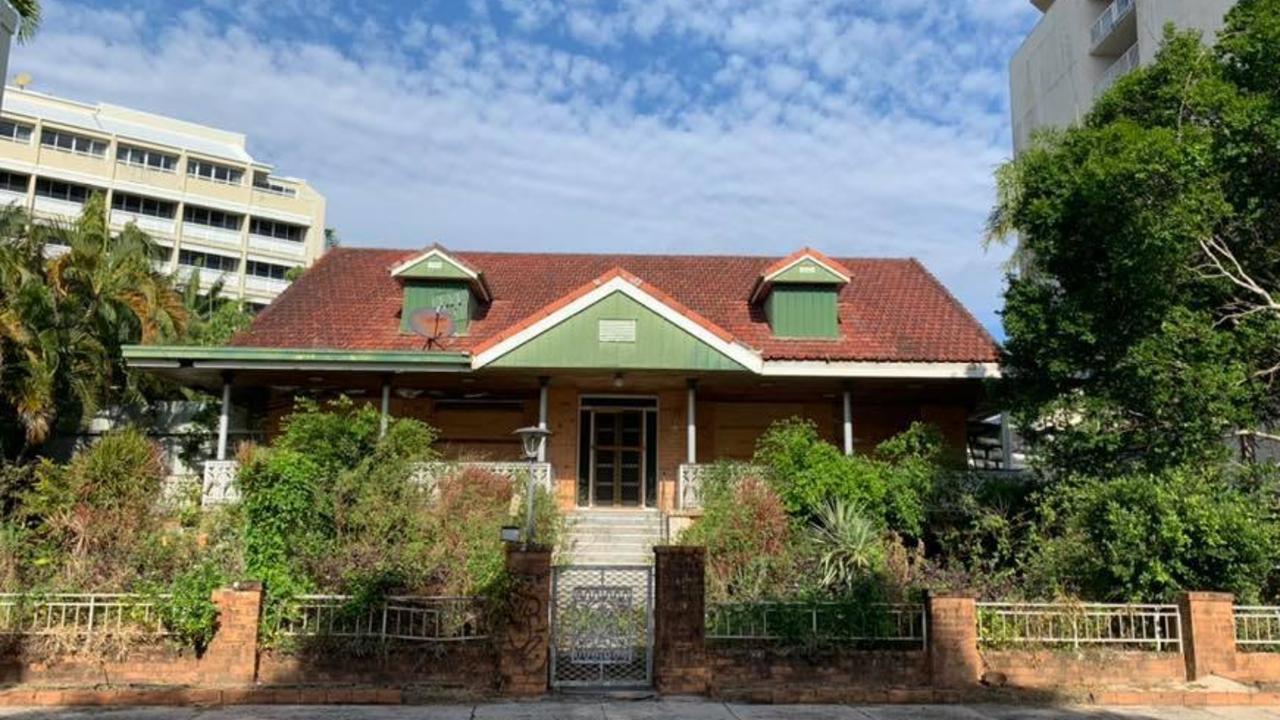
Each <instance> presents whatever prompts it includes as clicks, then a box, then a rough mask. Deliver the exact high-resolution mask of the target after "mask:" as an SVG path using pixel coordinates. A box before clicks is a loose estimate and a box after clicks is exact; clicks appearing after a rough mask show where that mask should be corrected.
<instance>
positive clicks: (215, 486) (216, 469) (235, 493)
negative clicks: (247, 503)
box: [200, 460, 240, 507]
mask: <svg viewBox="0 0 1280 720" xmlns="http://www.w3.org/2000/svg"><path fill="white" fill-rule="evenodd" d="M239 471H240V463H238V462H236V461H235V460H206V461H205V462H204V482H203V484H202V485H201V487H200V505H201V506H202V507H212V506H214V505H225V504H227V503H233V502H237V501H238V500H240V489H239V488H238V487H236V473H238V472H239Z"/></svg>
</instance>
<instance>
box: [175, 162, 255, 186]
mask: <svg viewBox="0 0 1280 720" xmlns="http://www.w3.org/2000/svg"><path fill="white" fill-rule="evenodd" d="M187 174H188V175H191V176H193V177H198V178H203V179H205V180H210V181H212V182H219V183H226V184H227V185H239V184H240V180H241V179H242V178H243V177H244V171H243V170H240V169H239V168H233V167H231V166H229V165H220V164H218V163H214V162H209V161H208V160H188V161H187Z"/></svg>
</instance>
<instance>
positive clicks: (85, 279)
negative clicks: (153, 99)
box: [0, 195, 187, 457]
mask: <svg viewBox="0 0 1280 720" xmlns="http://www.w3.org/2000/svg"><path fill="white" fill-rule="evenodd" d="M0 232H3V233H4V237H3V238H0V423H2V424H3V425H4V426H6V427H2V428H0V429H3V431H4V432H3V436H2V437H3V438H4V440H3V442H4V451H5V454H6V455H7V456H10V457H12V456H14V455H17V454H19V452H25V451H27V450H30V449H32V448H34V447H36V446H39V445H40V444H41V443H43V442H44V441H45V440H46V439H48V438H49V436H50V434H51V433H52V431H53V430H54V428H55V424H59V423H60V424H62V425H64V426H68V427H75V426H78V425H79V423H80V421H81V420H82V418H84V417H86V416H87V415H90V414H92V413H93V412H94V411H96V410H97V409H98V408H100V407H102V406H104V405H105V404H109V403H117V402H121V401H127V400H137V399H139V397H140V396H139V393H138V389H137V386H136V384H135V383H134V382H133V380H132V378H131V377H130V376H129V375H128V373H126V372H125V366H124V360H123V357H122V355H121V347H122V346H123V345H126V344H131V343H137V342H154V341H157V340H159V339H162V338H172V337H178V336H181V335H182V334H183V333H184V332H185V330H186V323H187V312H186V309H185V308H184V307H183V305H182V300H181V298H180V297H179V295H178V294H177V293H176V292H175V291H174V288H173V285H172V282H171V280H170V279H169V278H168V277H167V276H166V275H164V274H162V273H160V272H159V271H158V270H156V269H155V267H154V265H153V259H154V258H155V257H156V254H157V248H156V246H155V245H154V244H153V243H152V242H151V240H150V239H149V238H148V237H147V235H146V234H145V233H143V232H141V231H139V230H138V229H137V228H136V227H134V226H132V225H130V226H128V227H126V228H125V229H124V230H123V231H122V232H120V233H119V234H118V235H116V236H112V234H111V232H110V230H109V228H108V227H107V222H106V208H105V204H104V202H103V199H102V197H101V196H98V195H95V196H93V197H92V198H90V200H89V201H88V202H87V203H86V204H85V207H84V211H83V213H82V214H81V216H80V218H79V219H77V220H76V221H75V222H74V223H72V224H69V225H67V224H59V223H53V224H50V223H45V222H33V221H31V220H29V219H28V218H26V217H25V215H24V214H22V213H21V211H16V210H8V211H5V213H4V214H3V215H0Z"/></svg>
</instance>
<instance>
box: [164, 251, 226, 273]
mask: <svg viewBox="0 0 1280 720" xmlns="http://www.w3.org/2000/svg"><path fill="white" fill-rule="evenodd" d="M178 264H179V265H186V266H187V267H194V268H202V269H205V270H216V271H218V272H235V271H236V270H237V269H239V267H240V258H236V257H231V256H229V255H218V254H217V253H206V252H198V251H196V250H179V251H178Z"/></svg>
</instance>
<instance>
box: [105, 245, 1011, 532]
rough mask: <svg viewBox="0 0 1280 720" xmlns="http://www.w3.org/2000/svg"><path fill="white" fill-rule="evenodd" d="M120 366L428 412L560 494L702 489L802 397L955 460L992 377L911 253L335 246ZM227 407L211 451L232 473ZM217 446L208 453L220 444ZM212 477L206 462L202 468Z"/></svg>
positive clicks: (804, 408) (684, 500)
mask: <svg viewBox="0 0 1280 720" xmlns="http://www.w3.org/2000/svg"><path fill="white" fill-rule="evenodd" d="M126 357H127V359H128V362H129V363H130V365H132V366H134V367H139V368H148V369H150V370H152V371H154V372H156V373H160V374H163V375H166V376H169V377H172V378H176V379H177V380H179V381H180V382H183V383H186V384H189V385H195V386H202V387H205V388H207V389H209V390H211V391H213V392H215V394H217V393H221V397H222V399H223V401H224V409H225V408H227V407H230V406H236V407H238V408H241V409H247V410H248V416H249V417H250V418H252V420H253V422H254V423H257V424H258V425H259V426H260V429H261V430H264V431H265V432H266V434H267V435H268V436H269V435H271V433H272V432H273V431H274V430H275V429H276V428H277V427H278V424H279V421H280V419H281V418H282V417H283V416H284V415H286V414H287V413H288V412H289V410H290V408H291V406H292V404H293V401H294V396H295V395H297V394H298V393H308V394H317V393H318V394H325V393H330V394H337V393H346V394H349V395H353V396H356V397H363V398H366V399H367V400H368V401H369V402H378V403H380V405H381V407H382V408H383V410H384V412H389V413H390V414H391V415H394V416H412V417H416V418H420V419H422V420H424V421H426V422H428V423H430V424H431V425H432V426H434V427H435V428H437V429H438V430H439V433H440V448H441V450H442V451H443V452H444V454H445V455H446V457H449V458H453V459H458V460H471V461H484V462H487V463H488V464H489V465H488V466H489V467H490V468H491V469H493V470H495V471H497V472H504V473H515V472H523V468H524V467H525V466H524V465H522V464H520V463H522V462H523V459H522V453H521V448H520V443H519V442H518V440H517V439H516V438H515V437H514V436H513V435H512V431H513V430H514V429H516V428H518V427H521V426H529V425H538V424H541V425H543V426H545V427H546V428H548V429H549V430H550V431H551V433H552V434H551V436H550V438H549V441H548V442H547V443H546V444H545V446H544V448H543V449H542V451H541V452H540V454H539V456H538V458H537V460H538V463H537V464H536V465H535V468H536V471H537V477H538V479H539V481H540V482H543V483H545V484H547V486H548V487H549V488H552V489H554V492H555V496H556V498H557V499H558V502H559V503H560V505H561V506H562V507H564V508H592V509H611V510H612V509H633V510H642V509H648V510H651V511H652V510H658V511H661V512H662V513H675V512H680V511H682V510H685V511H687V510H689V509H691V508H692V507H694V506H696V504H697V480H698V475H699V471H700V468H703V467H705V464H707V463H710V462H711V461H713V460H718V459H737V460H746V459H748V458H750V457H751V454H752V451H753V449H754V444H755V441H756V439H757V438H758V437H759V436H760V435H761V433H763V432H764V430H765V429H766V428H767V427H768V425H769V424H770V423H772V422H773V421H775V420H778V419H782V418H786V417H790V416H796V415H798V416H803V417H806V418H809V419H811V420H813V421H814V422H815V423H816V424H817V427H818V428H819V429H820V431H821V432H822V433H823V434H824V435H825V436H826V437H827V438H828V439H829V440H830V441H831V442H832V443H835V444H836V445H838V446H840V447H843V448H844V450H845V452H847V453H861V452H868V451H870V450H871V449H872V448H874V446H875V445H876V444H877V443H879V442H881V441H882V440H884V439H886V438H889V437H891V436H892V435H894V434H896V433H897V432H899V431H901V430H903V429H905V428H906V427H907V426H908V425H909V424H910V423H911V422H913V421H916V420H923V421H927V422H930V423H933V424H935V425H937V426H938V427H939V428H940V429H941V431H942V433H943V435H944V438H945V441H946V445H947V449H948V452H949V453H950V455H951V457H952V458H954V459H955V461H956V462H957V463H962V462H964V458H965V449H966V424H967V422H968V421H970V420H971V419H972V418H976V417H979V411H980V410H984V409H985V410H986V411H987V412H986V414H987V415H989V414H990V408H984V407H983V399H984V385H983V381H984V380H986V379H988V378H993V377H996V376H998V374H999V368H998V366H997V348H996V345H995V343H994V342H993V341H992V339H991V337H990V336H988V334H987V333H986V332H985V331H984V330H983V329H982V327H981V326H980V325H979V324H978V323H977V322H976V321H975V320H974V318H973V317H972V316H971V315H970V314H969V313H968V312H967V311H966V310H965V309H964V307H962V306H961V305H960V304H959V303H958V302H957V301H956V300H955V299H954V298H953V297H952V296H951V295H950V294H949V293H948V292H947V290H946V289H945V288H944V287H943V286H942V285H941V284H940V283H939V282H938V281H937V280H936V279H934V278H933V276H931V275H930V274H929V272H928V271H927V270H925V268H924V267H923V266H921V265H920V263H919V262H917V261H915V260H898V259H865V258H863V259H859V258H841V259H835V258H830V257H827V256H826V255H823V254H822V253H820V252H818V251H816V250H811V249H808V248H806V249H802V250H799V251H797V252H795V253H793V254H790V255H787V256H786V257H782V258H768V257H750V256H703V255H603V254H600V255H590V254H559V253H496V252H452V251H449V250H446V249H445V248H442V247H438V246H435V247H431V248H428V249H426V250H425V251H406V250H382V249H364V248H337V249H334V250H332V251H331V252H329V253H328V254H327V255H325V256H324V257H323V258H321V260H320V261H319V262H317V264H316V265H315V266H314V267H313V268H312V269H311V270H310V271H308V272H307V273H306V274H304V275H303V276H302V277H301V278H300V279H299V280H297V281H296V282H295V283H294V284H293V285H292V286H290V287H289V288H288V289H287V290H286V291H285V292H284V293H283V294H282V295H281V296H280V297H279V298H278V299H277V300H276V301H275V302H274V303H272V304H271V305H270V306H269V307H268V308H267V309H265V310H264V311H262V312H261V313H260V314H259V315H258V316H257V318H256V319H255V320H254V322H253V325H252V326H251V327H250V328H249V329H248V330H247V331H246V332H244V333H242V334H241V335H239V336H237V337H236V338H235V339H234V341H233V342H232V344H231V346H229V347H221V348H198V347H156V346H136V347H130V348H128V349H127V350H126ZM227 417H228V414H227V413H226V412H224V415H223V424H222V433H221V437H220V442H219V452H218V461H214V462H211V463H209V464H208V465H207V466H206V474H207V476H209V477H207V478H206V480H207V481H208V482H212V483H214V484H215V485H216V484H217V483H218V482H221V483H223V484H225V483H226V482H227V478H229V477H230V475H231V474H232V473H233V472H234V471H233V469H232V468H231V464H232V463H233V461H231V460H227V457H228V448H227V447H226V445H227V440H226V437H227V436H226V432H227V425H228V420H227ZM219 461H221V462H219ZM218 477H221V478H222V479H221V480H218V479H217V478H218Z"/></svg>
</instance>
